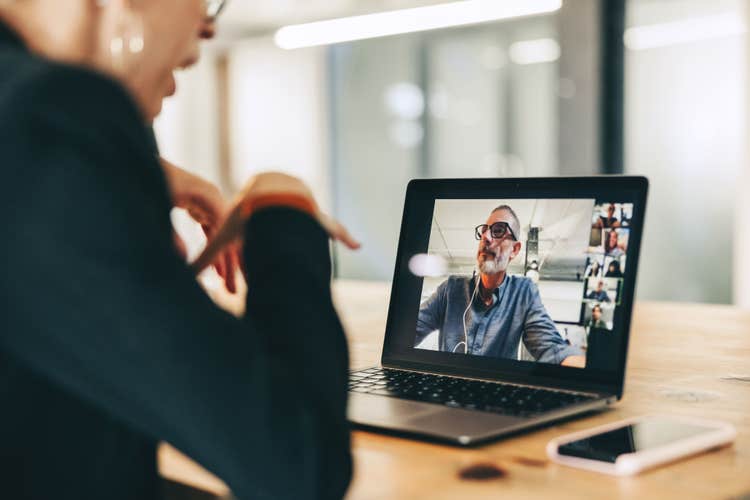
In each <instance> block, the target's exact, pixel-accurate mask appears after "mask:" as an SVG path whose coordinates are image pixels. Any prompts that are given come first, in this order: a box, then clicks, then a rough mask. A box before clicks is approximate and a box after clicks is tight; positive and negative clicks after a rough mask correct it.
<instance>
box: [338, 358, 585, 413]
mask: <svg viewBox="0 0 750 500" xmlns="http://www.w3.org/2000/svg"><path fill="white" fill-rule="evenodd" d="M349 391H350V392H361V393H366V394H377V395H379V396H390V397H394V398H401V399H410V400H415V401H423V402H427V403H435V404H440V405H445V406H448V407H451V408H465V409H467V410H477V411H486V412H490V413H500V414H503V415H512V416H519V417H530V416H534V415H538V414H541V413H546V412H549V411H552V410H559V409H561V408H564V407H566V406H570V405H574V404H579V403H584V402H586V401H593V400H594V399H596V398H594V397H592V396H590V395H587V394H579V393H571V392H558V391H553V390H548V389H538V388H534V387H523V386H517V385H510V384H502V383H497V382H483V381H481V380H468V379H460V378H455V377H444V376H441V375H430V374H424V373H415V372H409V371H401V370H389V369H387V368H370V369H368V370H362V371H357V372H352V373H350V374H349Z"/></svg>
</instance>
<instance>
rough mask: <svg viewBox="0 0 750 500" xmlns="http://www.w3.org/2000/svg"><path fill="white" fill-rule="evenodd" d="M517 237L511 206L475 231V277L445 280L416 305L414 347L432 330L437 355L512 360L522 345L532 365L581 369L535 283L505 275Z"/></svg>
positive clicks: (579, 355) (579, 357)
mask: <svg viewBox="0 0 750 500" xmlns="http://www.w3.org/2000/svg"><path fill="white" fill-rule="evenodd" d="M520 234H521V224H520V221H519V220H518V216H517V215H516V213H515V212H514V210H513V208H512V207H511V206H510V205H500V206H498V207H496V208H495V209H494V210H492V212H491V213H490V214H489V217H488V218H487V221H486V222H485V223H484V224H480V225H478V226H476V227H475V228H474V236H475V238H476V239H477V240H478V241H479V244H478V248H477V253H476V267H477V269H478V270H479V275H478V276H476V275H474V276H471V277H465V276H450V277H449V278H448V279H447V280H445V281H444V282H443V283H442V284H440V285H439V286H438V288H437V290H435V292H434V293H433V294H432V295H431V296H430V298H429V299H427V300H426V301H425V302H424V303H423V304H422V305H421V307H420V310H419V317H418V320H417V336H416V341H415V345H416V346H419V344H421V343H422V342H423V341H424V340H425V338H426V337H427V336H428V335H430V334H431V333H433V332H436V331H437V332H438V333H437V335H438V342H439V350H441V351H448V352H454V353H464V354H473V355H479V356H491V357H497V358H510V359H517V358H518V353H519V346H520V343H521V342H522V341H523V344H524V345H525V347H526V349H527V350H528V352H529V353H530V354H531V355H532V356H533V357H534V359H535V360H536V361H540V362H543V363H554V364H562V365H566V366H578V367H583V366H585V364H586V358H585V356H584V353H583V351H582V350H581V349H580V348H578V347H574V346H572V345H569V344H568V343H566V341H565V340H564V339H563V338H562V337H561V336H560V334H559V333H558V331H557V328H556V327H555V323H554V322H553V321H552V319H551V318H550V316H549V314H548V313H547V310H546V308H545V307H544V304H542V300H541V298H540V296H539V291H538V289H537V287H536V285H535V284H534V281H533V280H532V279H531V278H528V277H526V276H517V275H510V274H508V272H507V271H508V266H509V264H510V262H511V261H512V260H514V259H515V258H516V257H518V255H519V254H520V252H521V248H522V244H521V242H520V241H519V239H518V236H519V235H520ZM537 266H538V263H537Z"/></svg>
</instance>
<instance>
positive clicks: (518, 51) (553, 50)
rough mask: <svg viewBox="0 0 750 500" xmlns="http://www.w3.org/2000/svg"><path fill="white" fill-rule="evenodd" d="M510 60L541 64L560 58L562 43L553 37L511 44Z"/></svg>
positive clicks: (523, 63)
mask: <svg viewBox="0 0 750 500" xmlns="http://www.w3.org/2000/svg"><path fill="white" fill-rule="evenodd" d="M508 53H509V54H510V60H511V61H513V62H514V63H515V64H522V65H526V64H539V63H547V62H554V61H557V60H558V59H560V44H559V43H557V40H553V39H552V38H540V39H539V40H526V41H523V42H516V43H514V44H511V46H510V48H509V49H508Z"/></svg>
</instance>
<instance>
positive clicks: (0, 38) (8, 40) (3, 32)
mask: <svg viewBox="0 0 750 500" xmlns="http://www.w3.org/2000/svg"><path fill="white" fill-rule="evenodd" d="M0 45H11V46H15V47H20V48H24V49H25V48H26V45H25V44H24V43H23V40H22V39H21V37H20V36H18V33H16V32H15V31H13V30H12V29H11V28H10V27H9V26H8V25H7V24H5V23H3V22H2V21H0Z"/></svg>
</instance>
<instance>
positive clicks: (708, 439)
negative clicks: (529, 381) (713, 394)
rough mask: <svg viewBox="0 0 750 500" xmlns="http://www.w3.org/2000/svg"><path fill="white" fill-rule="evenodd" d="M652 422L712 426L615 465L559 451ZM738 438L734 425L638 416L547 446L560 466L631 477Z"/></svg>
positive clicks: (621, 459) (625, 457)
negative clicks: (648, 421) (561, 447)
mask: <svg viewBox="0 0 750 500" xmlns="http://www.w3.org/2000/svg"><path fill="white" fill-rule="evenodd" d="M649 419H666V420H671V421H675V422H682V423H685V424H692V425H697V426H703V427H708V428H710V429H711V431H708V432H705V433H701V434H697V435H695V436H690V437H687V438H684V439H680V440H679V441H676V442H674V443H669V444H666V445H663V446H659V447H655V448H651V449H648V450H644V451H639V452H636V453H626V454H623V455H620V456H619V457H617V460H616V461H615V463H609V462H603V461H601V460H592V459H588V458H579V457H571V456H567V455H560V454H559V453H558V449H559V447H560V446H561V445H564V444H567V443H570V442H573V441H578V440H579V439H585V438H588V437H591V436H594V435H596V434H602V433H604V432H608V431H612V430H615V429H619V428H621V427H624V426H627V425H630V424H633V423H637V422H642V421H644V420H649ZM736 437H737V431H736V430H735V429H734V427H733V426H732V425H731V424H728V423H725V422H719V421H715V420H704V419H698V418H693V417H677V416H671V415H647V416H641V417H634V418H629V419H625V420H619V421H617V422H613V423H611V424H606V425H602V426H599V427H594V428H593V429H587V430H585V431H580V432H575V433H572V434H567V435H565V436H561V437H559V438H555V439H553V440H552V441H550V442H549V443H547V456H549V458H550V459H551V460H552V461H554V462H557V463H560V464H563V465H568V466H570V467H578V468H581V469H588V470H592V471H595V472H601V473H604V474H612V475H615V476H630V475H634V474H637V473H639V472H641V471H643V470H646V469H650V468H652V467H656V466H657V465H660V464H664V463H667V462H672V461H675V460H678V459H680V458H683V457H687V456H690V455H694V454H696V453H700V452H702V451H706V450H710V449H712V448H718V447H720V446H725V445H728V444H730V443H732V442H733V441H734V440H735V438H736Z"/></svg>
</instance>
